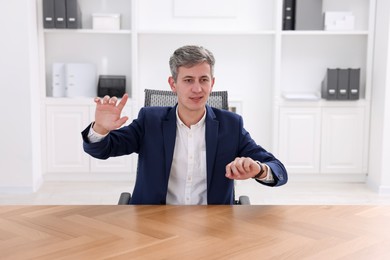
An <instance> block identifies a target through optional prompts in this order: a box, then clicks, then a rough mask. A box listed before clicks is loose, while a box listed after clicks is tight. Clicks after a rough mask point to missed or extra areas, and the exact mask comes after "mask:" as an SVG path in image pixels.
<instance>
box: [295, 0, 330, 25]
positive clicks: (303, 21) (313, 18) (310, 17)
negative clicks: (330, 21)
mask: <svg viewBox="0 0 390 260" xmlns="http://www.w3.org/2000/svg"><path fill="white" fill-rule="evenodd" d="M323 20H324V18H323V13H322V0H296V3H295V27H294V28H295V30H323V29H324V21H323Z"/></svg>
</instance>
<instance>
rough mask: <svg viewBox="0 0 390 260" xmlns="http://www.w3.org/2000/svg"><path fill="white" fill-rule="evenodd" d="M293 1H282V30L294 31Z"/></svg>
mask: <svg viewBox="0 0 390 260" xmlns="http://www.w3.org/2000/svg"><path fill="white" fill-rule="evenodd" d="M295 1H296V0H284V2H283V30H294V29H295Z"/></svg>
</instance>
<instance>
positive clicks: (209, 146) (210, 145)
mask: <svg viewBox="0 0 390 260" xmlns="http://www.w3.org/2000/svg"><path fill="white" fill-rule="evenodd" d="M206 108H207V115H206V165H207V187H210V183H211V179H212V175H213V168H214V163H215V154H216V152H217V144H218V128H219V121H218V120H216V119H215V114H214V112H213V110H212V109H211V107H210V106H206Z"/></svg>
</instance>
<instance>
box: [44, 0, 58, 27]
mask: <svg viewBox="0 0 390 260" xmlns="http://www.w3.org/2000/svg"><path fill="white" fill-rule="evenodd" d="M42 13H43V28H54V27H55V23H54V0H43V1H42Z"/></svg>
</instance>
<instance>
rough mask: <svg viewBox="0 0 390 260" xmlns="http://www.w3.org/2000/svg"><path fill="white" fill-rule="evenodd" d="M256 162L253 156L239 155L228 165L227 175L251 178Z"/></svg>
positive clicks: (238, 178) (237, 177)
mask: <svg viewBox="0 0 390 260" xmlns="http://www.w3.org/2000/svg"><path fill="white" fill-rule="evenodd" d="M253 163H256V162H255V161H253V160H252V159H251V158H247V157H237V158H236V159H235V160H234V161H232V162H231V163H229V164H228V165H226V174H225V176H226V177H227V178H229V179H236V180H244V179H248V178H251V177H252V175H253V174H254V172H253V171H254V170H255V167H253V166H252V164H253Z"/></svg>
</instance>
